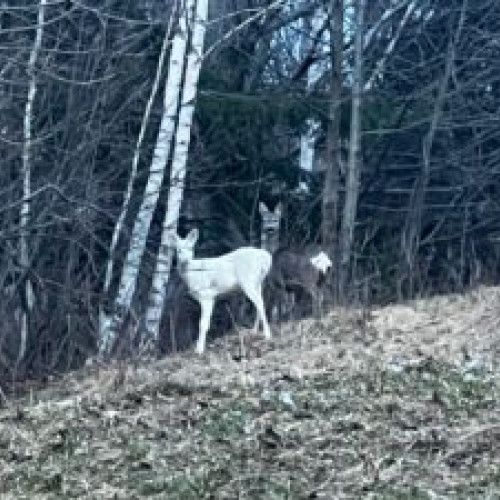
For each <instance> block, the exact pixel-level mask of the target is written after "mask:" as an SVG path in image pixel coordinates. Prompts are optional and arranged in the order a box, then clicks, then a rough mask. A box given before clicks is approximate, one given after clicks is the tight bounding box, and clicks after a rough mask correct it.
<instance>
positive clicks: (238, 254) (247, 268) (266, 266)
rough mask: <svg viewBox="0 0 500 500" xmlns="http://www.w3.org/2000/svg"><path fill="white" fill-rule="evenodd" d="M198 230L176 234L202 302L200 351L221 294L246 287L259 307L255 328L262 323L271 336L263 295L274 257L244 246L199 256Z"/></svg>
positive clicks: (184, 271) (180, 258)
mask: <svg viewBox="0 0 500 500" xmlns="http://www.w3.org/2000/svg"><path fill="white" fill-rule="evenodd" d="M197 240H198V230H197V229H193V230H192V231H191V232H190V233H189V234H188V235H187V237H186V238H184V239H183V238H180V237H179V236H176V241H175V246H176V250H177V262H178V266H179V271H180V274H181V276H182V278H183V279H184V281H185V282H186V285H187V287H188V289H189V293H190V294H191V296H192V297H193V298H195V299H196V300H197V301H198V302H199V304H200V306H201V318H200V327H199V330H200V331H199V336H198V342H197V345H196V352H197V353H198V354H202V353H203V351H204V350H205V342H206V336H207V331H208V328H209V326H210V319H211V317H212V310H213V307H214V304H215V301H216V299H217V297H219V296H220V295H222V294H224V293H227V292H230V291H233V290H242V291H243V292H244V293H245V295H246V296H247V297H248V298H249V299H250V301H251V302H252V303H253V304H254V306H255V308H256V309H257V319H256V322H255V329H256V330H258V328H259V324H260V323H262V327H263V330H264V336H265V337H266V339H270V338H271V330H270V328H269V323H268V321H267V317H266V311H265V308H264V300H263V298H262V288H263V283H264V280H265V278H266V276H267V275H268V273H269V271H270V269H271V263H272V257H271V254H270V253H269V252H267V251H266V250H262V249H260V248H253V247H242V248H239V249H238V250H234V251H233V252H230V253H227V254H225V255H221V256H219V257H213V258H206V259H196V258H195V257H194V246H195V244H196V242H197Z"/></svg>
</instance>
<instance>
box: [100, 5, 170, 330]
mask: <svg viewBox="0 0 500 500" xmlns="http://www.w3.org/2000/svg"><path fill="white" fill-rule="evenodd" d="M175 17H176V10H175V9H174V11H173V12H172V14H171V17H170V22H169V24H168V27H167V30H166V32H165V37H164V38H163V44H162V47H161V52H160V57H159V59H158V66H157V69H156V75H155V80H154V82H153V87H152V88H151V94H150V96H149V100H148V103H147V105H146V109H145V111H144V116H143V118H142V123H141V130H140V132H139V137H138V139H137V143H136V145H135V151H134V158H133V160H132V171H131V173H130V178H129V181H128V185H127V191H126V192H125V196H124V198H123V202H122V206H121V210H120V214H119V216H118V219H117V221H116V224H115V227H114V230H113V235H112V237H111V244H110V246H109V257H108V262H107V265H106V275H105V277H104V284H103V289H102V297H103V299H104V300H105V298H106V297H107V296H108V294H109V287H110V286H111V280H112V279H113V268H114V263H115V250H116V246H117V244H118V240H119V237H120V234H121V232H122V230H123V224H124V222H125V217H126V215H127V212H128V210H129V205H130V200H131V198H132V193H133V188H134V184H135V181H136V179H137V167H138V165H139V157H140V153H141V147H142V143H143V140H144V135H145V133H146V127H147V126H148V124H149V119H150V116H151V109H152V107H153V103H154V100H155V99H156V95H157V94H158V89H159V87H160V78H161V75H162V73H163V68H164V64H165V57H166V55H167V49H168V46H169V42H170V35H171V32H172V26H173V23H174V20H175ZM106 320H107V316H106V314H105V312H104V309H103V304H101V306H100V311H99V331H100V335H99V337H101V338H102V337H103V336H104V335H105V332H104V329H105V328H106V324H107V321H106Z"/></svg>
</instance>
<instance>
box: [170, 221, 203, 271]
mask: <svg viewBox="0 0 500 500" xmlns="http://www.w3.org/2000/svg"><path fill="white" fill-rule="evenodd" d="M198 236H199V232H198V229H196V228H195V229H191V231H190V232H189V234H188V235H187V236H186V237H185V238H181V237H180V236H178V235H176V236H175V249H176V251H177V260H178V261H179V263H180V264H186V263H187V262H189V261H190V260H193V259H194V247H195V245H196V242H197V241H198Z"/></svg>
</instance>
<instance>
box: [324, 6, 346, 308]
mask: <svg viewBox="0 0 500 500" xmlns="http://www.w3.org/2000/svg"><path fill="white" fill-rule="evenodd" d="M330 17H331V19H330V23H331V33H330V51H331V66H332V76H331V90H330V109H329V122H328V137H327V154H328V161H327V168H326V172H325V180H324V185H323V205H322V228H321V229H322V241H323V245H324V246H325V250H326V251H327V252H328V253H329V255H330V257H331V260H332V262H333V263H334V264H333V268H334V269H336V270H338V259H337V244H338V242H337V239H338V238H337V223H338V212H339V180H340V162H341V138H340V118H341V100H342V58H343V44H344V28H343V24H344V2H343V0H331V13H330ZM336 288H337V287H336V286H334V300H336V298H337V293H336Z"/></svg>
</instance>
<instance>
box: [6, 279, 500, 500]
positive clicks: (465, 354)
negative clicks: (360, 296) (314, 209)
mask: <svg viewBox="0 0 500 500" xmlns="http://www.w3.org/2000/svg"><path fill="white" fill-rule="evenodd" d="M499 311H500V289H498V288H480V289H478V290H476V291H474V292H472V293H470V294H467V295H464V296H447V297H438V298H434V299H429V300H422V301H416V302H412V303H409V304H407V305H397V306H391V307H387V308H383V309H377V310H372V311H361V310H360V311H335V312H333V313H331V314H329V315H328V316H327V317H325V318H324V319H322V320H321V321H312V320H305V321H302V322H298V323H293V324H287V325H283V327H282V328H281V332H276V335H275V340H274V341H273V342H272V343H271V344H266V343H265V342H264V341H262V340H261V339H260V338H257V337H255V336H253V335H252V334H250V333H249V332H241V335H237V334H234V335H232V336H229V337H226V338H225V339H223V340H221V341H218V342H216V343H209V345H208V353H207V355H206V356H204V357H202V358H198V357H195V356H194V355H193V354H191V353H189V354H182V355H178V356H174V357H171V358H168V359H163V360H160V361H155V362H149V363H139V364H137V365H136V366H132V365H116V366H112V367H101V368H99V367H96V366H95V365H94V366H90V367H88V368H86V369H85V370H81V371H80V372H77V373H73V374H71V375H68V376H66V377H65V378H64V379H63V380H60V381H55V382H53V383H52V384H51V385H50V386H49V387H47V388H45V389H43V390H41V391H38V392H32V393H31V394H29V395H28V396H26V397H24V398H23V399H20V400H11V401H9V404H8V405H4V406H3V407H1V408H0V498H1V499H2V500H3V499H16V500H20V499H30V500H34V499H56V498H65V499H67V498H78V499H135V498H136V499H139V498H141V499H143V498H151V499H182V500H199V499H227V500H230V499H231V500H233V499H242V500H243V499H244V500H251V499H262V500H275V499H280V500H281V499H282V500H284V499H304V500H306V499H325V500H326V499H328V500H331V499H333V498H335V499H343V498H372V499H375V498H380V499H388V500H389V499H391V500H392V499H403V498H407V499H410V498H411V499H448V498H449V499H460V498H464V499H465V498H481V499H485V498H500V406H499V396H500V378H499V376H500V369H499V366H498V361H497V360H498V359H499V353H500V335H499V332H498V327H499V323H500V313H499Z"/></svg>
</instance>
